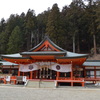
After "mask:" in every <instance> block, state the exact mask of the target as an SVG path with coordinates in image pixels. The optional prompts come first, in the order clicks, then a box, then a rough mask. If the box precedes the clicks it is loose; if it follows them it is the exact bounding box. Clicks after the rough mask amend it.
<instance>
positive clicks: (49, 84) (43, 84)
mask: <svg viewBox="0 0 100 100" xmlns="http://www.w3.org/2000/svg"><path fill="white" fill-rule="evenodd" d="M25 87H31V88H55V87H56V85H55V81H45V80H43V81H40V80H35V81H34V80H28V81H27V83H26V84H25Z"/></svg>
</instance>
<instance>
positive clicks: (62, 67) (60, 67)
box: [49, 64, 72, 72]
mask: <svg viewBox="0 0 100 100" xmlns="http://www.w3.org/2000/svg"><path fill="white" fill-rule="evenodd" d="M71 68H72V64H55V65H52V66H51V67H50V68H49V69H51V70H54V71H58V72H71Z"/></svg>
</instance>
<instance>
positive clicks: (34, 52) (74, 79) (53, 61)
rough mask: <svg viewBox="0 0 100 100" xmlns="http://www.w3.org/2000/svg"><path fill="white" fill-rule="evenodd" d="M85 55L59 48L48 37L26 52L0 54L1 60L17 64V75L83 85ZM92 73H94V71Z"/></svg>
mask: <svg viewBox="0 0 100 100" xmlns="http://www.w3.org/2000/svg"><path fill="white" fill-rule="evenodd" d="M87 57H88V55H87V54H77V53H73V52H69V51H66V50H64V49H62V48H60V47H59V46H57V45H56V44H55V43H53V42H52V41H51V40H50V39H49V38H48V37H45V38H44V40H43V41H42V42H40V43H39V44H38V45H37V46H35V47H34V48H32V49H31V50H29V51H27V52H21V53H17V54H10V55H2V58H3V60H6V61H9V62H11V63H15V64H18V76H27V77H28V80H31V81H36V80H45V81H56V86H57V85H58V84H63V83H66V84H67V83H68V84H70V85H71V86H73V85H75V84H81V85H82V86H84V83H85V80H88V79H89V78H88V77H86V76H87V74H88V71H87V68H88V67H87V65H86V64H87V62H85V61H86V59H87ZM84 62H85V63H84ZM83 63H84V64H83ZM95 68H96V67H94V69H95ZM86 71H87V72H86ZM94 73H95V75H96V72H95V71H94ZM94 78H95V79H96V77H93V78H92V81H96V80H93V79H94Z"/></svg>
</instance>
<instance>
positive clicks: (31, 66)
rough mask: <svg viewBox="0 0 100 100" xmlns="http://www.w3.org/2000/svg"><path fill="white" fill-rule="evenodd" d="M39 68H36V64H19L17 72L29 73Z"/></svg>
mask: <svg viewBox="0 0 100 100" xmlns="http://www.w3.org/2000/svg"><path fill="white" fill-rule="evenodd" d="M38 69H39V66H37V65H36V64H34V63H33V64H27V65H24V64H20V65H19V71H20V72H30V71H34V70H38Z"/></svg>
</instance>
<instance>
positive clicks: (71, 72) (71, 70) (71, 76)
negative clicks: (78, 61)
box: [70, 62, 73, 79]
mask: <svg viewBox="0 0 100 100" xmlns="http://www.w3.org/2000/svg"><path fill="white" fill-rule="evenodd" d="M71 64H72V62H71ZM70 75H71V79H73V64H72V67H71V73H70Z"/></svg>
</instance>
